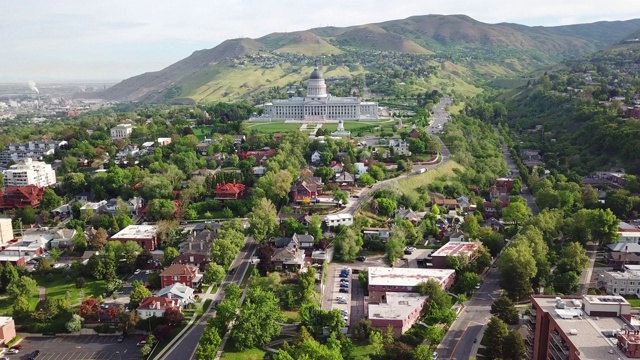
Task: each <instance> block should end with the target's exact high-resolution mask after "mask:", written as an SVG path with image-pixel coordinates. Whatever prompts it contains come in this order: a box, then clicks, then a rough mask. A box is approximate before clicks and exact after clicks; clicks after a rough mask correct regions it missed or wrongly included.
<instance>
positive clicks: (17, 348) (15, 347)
mask: <svg viewBox="0 0 640 360" xmlns="http://www.w3.org/2000/svg"><path fill="white" fill-rule="evenodd" d="M11 349H14V350H22V345H20V344H18V345H13V346H12V347H11Z"/></svg>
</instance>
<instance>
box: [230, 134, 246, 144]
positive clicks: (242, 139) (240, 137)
mask: <svg viewBox="0 0 640 360" xmlns="http://www.w3.org/2000/svg"><path fill="white" fill-rule="evenodd" d="M246 140H247V137H246V136H244V135H233V143H234V144H236V145H242V144H243V143H244V142H245V141H246Z"/></svg>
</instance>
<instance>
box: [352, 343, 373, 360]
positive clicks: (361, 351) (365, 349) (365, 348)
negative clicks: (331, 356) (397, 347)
mask: <svg viewBox="0 0 640 360" xmlns="http://www.w3.org/2000/svg"><path fill="white" fill-rule="evenodd" d="M373 350H374V349H373V346H372V345H371V344H369V342H356V341H354V342H353V352H352V353H351V356H352V357H353V358H360V357H363V358H368V357H369V355H373Z"/></svg>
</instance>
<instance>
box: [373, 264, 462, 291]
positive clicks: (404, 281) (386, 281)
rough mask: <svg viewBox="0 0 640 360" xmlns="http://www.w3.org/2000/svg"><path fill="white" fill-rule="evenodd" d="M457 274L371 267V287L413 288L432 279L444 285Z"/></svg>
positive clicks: (453, 272)
mask: <svg viewBox="0 0 640 360" xmlns="http://www.w3.org/2000/svg"><path fill="white" fill-rule="evenodd" d="M455 273H456V272H455V270H451V269H420V268H387V267H370V268H369V285H370V286H371V285H374V286H375V285H382V286H388V285H393V286H409V287H411V286H416V285H418V284H419V283H421V282H425V281H428V280H431V279H433V280H436V281H438V282H439V283H440V284H443V283H444V282H445V280H446V279H448V278H449V277H450V276H452V275H454V274H455Z"/></svg>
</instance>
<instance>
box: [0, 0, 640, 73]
mask: <svg viewBox="0 0 640 360" xmlns="http://www.w3.org/2000/svg"><path fill="white" fill-rule="evenodd" d="M427 14H446V15H451V14H465V15H468V16H471V17H472V18H474V19H476V20H479V21H482V22H487V23H499V22H512V23H519V24H524V25H530V26H534V25H544V26H554V25H567V24H575V23H587V22H595V21H601V20H627V19H631V18H634V17H640V1H633V0H608V1H606V2H605V1H601V0H563V1H558V0H510V1H505V0H450V1H435V0H426V1H425V0H404V1H389V0H323V1H308V0H208V1H203V0H188V1H176V0H153V1H151V0H106V1H93V0H56V1H50V0H17V1H16V0H0V39H1V40H0V82H22V81H25V82H26V81H29V80H31V81H35V82H48V81H78V82H89V81H111V80H114V81H117V80H121V79H124V78H128V77H131V76H135V75H138V74H141V73H144V72H148V71H156V70H160V69H162V68H164V67H166V66H168V65H170V64H172V63H174V62H176V61H178V60H180V59H183V58H185V57H187V56H189V55H190V54H191V53H192V52H194V51H196V50H200V49H208V48H212V47H215V46H216V45H218V44H219V43H221V42H222V41H224V40H226V39H231V38H238V37H252V38H256V37H260V36H263V35H266V34H269V33H272V32H291V31H297V30H305V29H309V28H314V27H320V26H351V25H359V24H366V23H371V22H380V21H386V20H394V19H402V18H406V17H409V16H414V15H427Z"/></svg>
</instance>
